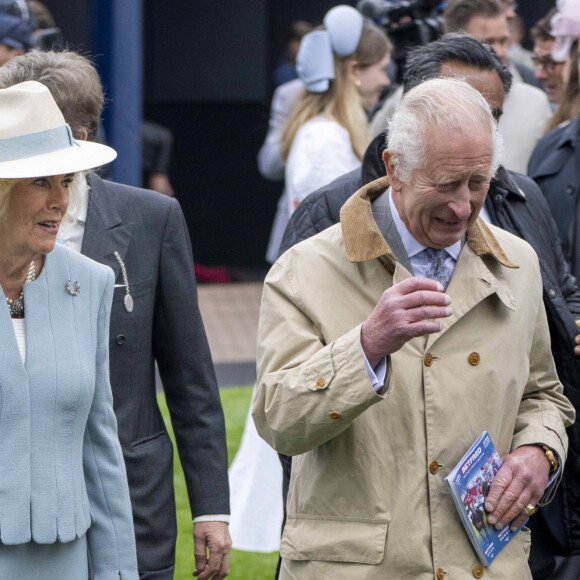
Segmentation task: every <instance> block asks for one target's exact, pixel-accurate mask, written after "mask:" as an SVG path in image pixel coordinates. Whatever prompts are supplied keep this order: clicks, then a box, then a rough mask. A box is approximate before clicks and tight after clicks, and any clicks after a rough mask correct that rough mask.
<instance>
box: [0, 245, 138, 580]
mask: <svg viewBox="0 0 580 580" xmlns="http://www.w3.org/2000/svg"><path fill="white" fill-rule="evenodd" d="M68 280H70V281H71V283H72V286H73V288H74V287H75V283H76V282H77V281H78V283H79V285H80V292H79V293H78V295H76V296H72V295H71V294H70V293H69V292H67V291H66V290H65V285H66V283H67V281H68ZM113 283H114V281H113V272H112V271H111V269H110V268H108V267H106V266H103V265H101V264H98V263H96V262H94V261H92V260H90V259H88V258H86V257H85V256H82V255H80V254H77V253H75V252H72V251H70V250H67V249H66V248H64V247H62V246H59V245H58V244H57V246H56V247H55V249H54V250H53V251H52V252H51V253H50V254H48V255H47V256H46V261H45V265H44V268H43V269H42V272H41V273H40V275H39V277H38V278H37V280H35V281H34V282H30V283H27V284H25V285H24V302H25V308H26V323H25V324H26V365H23V364H22V359H21V357H20V353H19V350H18V345H17V343H16V338H15V335H14V331H13V326H12V322H11V319H10V315H9V312H8V309H7V308H2V307H0V344H1V348H0V541H1V542H2V543H3V544H6V545H13V544H23V543H26V542H29V541H30V540H31V539H32V540H34V541H35V542H37V543H40V544H50V543H53V542H57V541H60V542H70V541H73V540H74V539H75V538H78V537H81V536H82V535H83V534H85V533H86V532H87V539H88V545H89V552H90V559H91V567H92V570H93V576H94V578H95V580H117V579H118V577H119V574H120V575H121V578H122V579H123V580H138V578H139V576H138V573H137V559H136V554H135V536H134V531H133V520H132V516H131V504H130V500H129V490H128V486H127V477H126V474H125V465H124V463H123V456H122V454H121V448H120V445H119V440H118V438H117V423H116V420H115V415H114V413H113V400H112V395H111V387H110V384H109V348H108V341H109V315H110V310H111V302H112V297H113ZM0 294H2V298H1V299H2V302H5V299H4V295H3V293H2V290H1V289H0ZM0 306H1V305H0Z"/></svg>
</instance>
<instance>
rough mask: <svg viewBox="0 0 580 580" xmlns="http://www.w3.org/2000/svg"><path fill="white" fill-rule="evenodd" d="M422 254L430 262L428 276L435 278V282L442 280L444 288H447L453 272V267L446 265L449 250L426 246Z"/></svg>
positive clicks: (427, 270)
mask: <svg viewBox="0 0 580 580" xmlns="http://www.w3.org/2000/svg"><path fill="white" fill-rule="evenodd" d="M420 255H421V258H423V257H424V259H425V262H427V263H428V266H427V269H426V274H425V275H426V276H427V278H430V279H431V280H435V282H441V284H442V286H443V288H444V289H446V288H447V284H449V279H450V278H451V273H452V270H451V268H449V267H448V266H446V265H445V259H446V258H447V251H446V250H443V249H436V248H425V249H424V250H423V251H422V252H421V254H420Z"/></svg>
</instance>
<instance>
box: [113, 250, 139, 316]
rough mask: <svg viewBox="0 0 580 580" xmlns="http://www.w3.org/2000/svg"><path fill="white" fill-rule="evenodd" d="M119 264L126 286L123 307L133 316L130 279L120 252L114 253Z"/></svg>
mask: <svg viewBox="0 0 580 580" xmlns="http://www.w3.org/2000/svg"><path fill="white" fill-rule="evenodd" d="M113 254H114V256H115V258H116V260H117V262H119V266H120V267H121V275H122V276H123V285H124V286H125V298H124V299H123V305H124V306H125V310H126V311H127V312H128V313H129V314H131V312H133V307H134V302H133V296H131V293H130V292H129V277H128V276H127V268H126V267H125V263H124V262H123V259H122V258H121V256H120V255H119V252H117V251H115V252H113Z"/></svg>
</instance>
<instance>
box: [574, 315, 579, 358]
mask: <svg viewBox="0 0 580 580" xmlns="http://www.w3.org/2000/svg"><path fill="white" fill-rule="evenodd" d="M576 326H578V327H579V328H580V320H577V321H576ZM574 354H575V355H576V356H580V334H577V335H576V337H575V338H574Z"/></svg>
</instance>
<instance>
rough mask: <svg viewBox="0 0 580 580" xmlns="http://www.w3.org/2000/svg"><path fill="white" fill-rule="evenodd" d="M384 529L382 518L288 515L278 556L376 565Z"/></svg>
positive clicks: (386, 526)
mask: <svg viewBox="0 0 580 580" xmlns="http://www.w3.org/2000/svg"><path fill="white" fill-rule="evenodd" d="M388 526H389V523H388V520H386V519H365V518H347V517H338V516H335V517H333V516H315V515H293V514H288V519H287V520H286V526H285V528H284V535H283V536H282V543H281V545H280V555H281V556H282V558H283V559H287V560H319V561H322V562H352V563H358V564H379V563H380V562H381V561H382V560H383V557H384V554H385V543H386V538H387V529H388Z"/></svg>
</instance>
